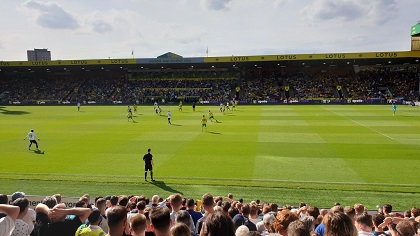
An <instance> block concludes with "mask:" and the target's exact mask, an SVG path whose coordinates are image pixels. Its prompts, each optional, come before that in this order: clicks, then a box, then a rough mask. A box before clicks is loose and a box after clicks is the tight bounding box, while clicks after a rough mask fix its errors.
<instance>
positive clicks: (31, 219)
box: [12, 192, 36, 232]
mask: <svg viewBox="0 0 420 236" xmlns="http://www.w3.org/2000/svg"><path fill="white" fill-rule="evenodd" d="M24 197H25V193H24V192H15V193H13V194H12V202H14V201H16V199H18V198H24ZM21 220H22V221H23V222H25V223H26V224H27V225H28V226H29V232H32V230H33V229H34V224H35V221H36V212H35V210H34V209H32V208H29V207H28V210H27V211H26V214H24V215H23V217H22V218H21Z"/></svg>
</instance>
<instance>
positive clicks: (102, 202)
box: [95, 198, 109, 233]
mask: <svg viewBox="0 0 420 236" xmlns="http://www.w3.org/2000/svg"><path fill="white" fill-rule="evenodd" d="M95 207H96V208H97V209H98V210H99V212H100V213H101V222H100V224H99V227H101V229H102V230H103V231H104V232H105V233H108V231H109V227H108V221H107V220H106V218H105V210H106V199H105V198H98V199H97V200H96V202H95Z"/></svg>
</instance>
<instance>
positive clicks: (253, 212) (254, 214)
mask: <svg viewBox="0 0 420 236" xmlns="http://www.w3.org/2000/svg"><path fill="white" fill-rule="evenodd" d="M249 220H250V221H251V222H252V223H254V224H255V225H257V223H258V222H260V221H262V220H261V219H260V218H258V206H257V204H251V205H250V212H249Z"/></svg>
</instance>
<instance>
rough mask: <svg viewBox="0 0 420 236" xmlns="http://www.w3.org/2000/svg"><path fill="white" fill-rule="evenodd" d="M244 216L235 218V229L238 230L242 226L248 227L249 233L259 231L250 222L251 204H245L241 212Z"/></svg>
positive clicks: (238, 215)
mask: <svg viewBox="0 0 420 236" xmlns="http://www.w3.org/2000/svg"><path fill="white" fill-rule="evenodd" d="M240 212H241V213H242V214H237V215H235V216H234V217H233V222H234V223H235V227H236V228H238V227H239V226H241V225H245V226H246V227H248V229H249V231H257V227H256V226H255V224H254V223H252V222H251V221H250V220H249V213H250V206H249V204H244V205H243V206H242V208H241V211H240Z"/></svg>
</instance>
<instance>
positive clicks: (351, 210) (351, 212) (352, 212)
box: [344, 206, 364, 224]
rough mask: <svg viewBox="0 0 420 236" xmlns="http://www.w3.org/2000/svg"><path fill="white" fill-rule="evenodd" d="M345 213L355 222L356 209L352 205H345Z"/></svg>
mask: <svg viewBox="0 0 420 236" xmlns="http://www.w3.org/2000/svg"><path fill="white" fill-rule="evenodd" d="M363 209H364V208H363ZM344 214H346V215H347V216H348V217H349V218H350V219H351V221H352V222H353V224H354V223H355V221H356V211H355V209H354V208H353V207H350V206H346V207H344Z"/></svg>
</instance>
